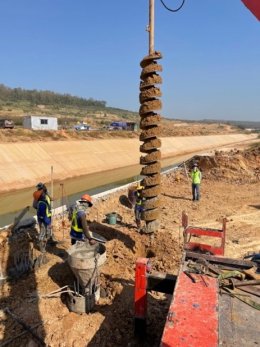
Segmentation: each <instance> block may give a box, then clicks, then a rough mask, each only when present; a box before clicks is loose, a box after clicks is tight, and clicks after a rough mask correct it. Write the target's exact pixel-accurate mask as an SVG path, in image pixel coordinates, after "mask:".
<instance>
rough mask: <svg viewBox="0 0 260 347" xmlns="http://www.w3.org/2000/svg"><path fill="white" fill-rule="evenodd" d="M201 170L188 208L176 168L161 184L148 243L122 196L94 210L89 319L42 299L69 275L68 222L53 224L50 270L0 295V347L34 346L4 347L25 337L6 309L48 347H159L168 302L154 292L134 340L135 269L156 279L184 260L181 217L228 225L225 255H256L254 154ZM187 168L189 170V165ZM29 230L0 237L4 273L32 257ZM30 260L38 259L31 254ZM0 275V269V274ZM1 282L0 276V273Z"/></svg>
mask: <svg viewBox="0 0 260 347" xmlns="http://www.w3.org/2000/svg"><path fill="white" fill-rule="evenodd" d="M196 160H197V161H198V162H199V166H200V167H201V170H202V175H203V180H202V184H201V200H200V201H199V202H193V201H192V200H191V184H190V182H189V181H188V178H187V177H186V174H185V171H184V170H183V169H182V168H180V169H179V170H177V171H173V172H169V173H167V174H165V175H163V178H162V195H161V198H162V207H161V226H160V229H159V230H158V232H157V233H155V235H154V236H153V237H152V238H151V237H150V236H148V235H141V234H139V233H138V232H137V230H136V228H135V223H134V221H133V220H134V218H133V214H134V213H133V210H130V209H128V208H126V207H124V206H122V205H120V203H119V197H120V195H122V194H126V192H124V191H120V192H117V193H113V194H112V195H109V196H106V197H103V198H102V199H101V200H100V201H98V202H96V203H95V204H94V206H93V207H92V209H91V210H90V212H89V215H88V219H89V223H90V226H91V229H92V231H96V232H97V233H99V234H100V235H102V236H104V237H106V239H107V240H108V241H107V242H106V250H107V261H106V263H105V264H104V265H103V267H102V268H101V275H100V281H101V287H102V288H103V289H102V293H103V295H102V296H103V297H102V298H101V299H100V301H99V304H98V305H96V307H95V310H94V311H93V312H92V313H91V314H82V315H77V314H75V313H73V312H69V310H68V308H67V306H66V304H65V303H64V300H61V299H60V298H59V297H58V298H52V299H46V298H43V297H42V296H43V295H44V294H47V293H50V292H51V291H53V290H56V289H58V288H59V287H63V286H65V285H67V284H73V280H74V279H73V275H72V273H71V271H70V269H69V268H68V266H67V264H66V262H65V261H64V259H65V258H66V250H67V249H68V248H69V246H70V240H69V221H68V220H67V219H66V218H63V217H62V216H59V217H58V218H57V219H56V221H55V224H54V227H55V229H54V232H55V236H56V238H57V239H58V240H59V243H58V244H57V245H56V246H48V253H47V258H48V262H46V263H45V264H43V265H41V267H39V268H38V269H35V270H34V271H31V272H30V273H29V274H27V275H23V276H21V277H19V278H17V279H12V280H10V281H9V282H4V283H3V285H2V286H1V287H0V292H1V297H0V308H1V310H0V340H1V341H2V344H0V346H5V345H6V346H7V345H9V346H14V347H15V346H19V347H20V346H29V347H33V346H38V345H39V344H38V343H37V342H36V340H35V339H34V338H33V337H32V335H30V333H26V334H24V335H22V336H20V337H19V338H17V339H14V340H13V341H12V342H10V343H9V344H4V342H5V341H7V340H8V339H10V338H13V337H15V336H16V335H18V334H20V333H22V332H23V331H24V329H22V328H21V326H20V325H19V324H18V323H17V322H15V321H14V320H13V319H12V318H10V315H9V314H7V313H5V312H4V311H3V309H4V308H6V307H8V308H9V309H10V310H11V311H12V312H13V313H15V314H16V315H17V316H19V317H20V318H21V319H22V320H23V321H24V322H26V323H27V324H29V325H30V326H34V325H37V324H39V323H42V324H41V325H38V326H37V327H36V328H35V329H34V332H35V333H36V334H37V335H38V336H40V337H41V338H42V339H43V340H44V341H45V343H46V345H48V346H50V347H58V346H59V347H83V346H84V347H85V346H101V347H102V346H108V347H109V346H111V347H117V346H118V347H119V346H120V347H121V346H122V347H123V346H147V347H148V346H158V345H159V341H160V336H161V334H162V331H163V326H164V322H165V319H166V315H167V310H168V305H169V302H170V299H171V297H170V296H166V295H164V294H160V293H156V292H152V293H150V294H149V302H148V326H147V339H146V340H145V341H143V342H140V341H136V340H135V339H134V336H133V293H134V269H135V262H136V259H137V258H138V257H146V256H149V257H151V264H152V269H153V270H154V271H160V272H167V273H171V274H176V273H177V271H178V268H179V264H180V258H181V255H182V247H183V241H182V227H181V213H182V211H186V212H187V213H188V215H189V224H191V225H196V226H207V227H214V228H221V225H222V219H223V217H227V219H228V223H227V240H226V249H225V255H226V256H228V257H234V258H241V257H243V256H244V255H245V254H247V252H259V251H260V227H259V225H260V201H259V196H260V170H259V168H260V147H259V146H258V147H257V146H255V148H254V149H251V150H246V151H241V150H239V151H238V150H232V151H229V152H224V151H223V152H216V153H215V155H214V156H213V157H207V156H203V157H199V156H198V157H197V158H196ZM187 166H188V167H189V163H187ZM114 211H116V212H117V213H118V214H120V215H121V216H122V222H121V223H118V224H117V225H113V226H111V225H108V224H106V223H105V221H104V216H105V214H106V213H109V212H114ZM34 233H35V231H34V230H27V233H25V232H23V233H20V234H17V235H15V236H14V237H11V238H9V241H8V238H7V236H8V231H4V232H2V233H1V234H0V250H1V263H0V264H1V266H2V272H3V273H4V272H5V271H6V269H7V268H8V267H12V266H13V254H15V253H16V252H17V251H18V250H21V249H24V248H25V249H26V248H27V250H28V249H32V244H33V242H32V241H33V236H34ZM33 252H36V253H37V251H33ZM0 270H1V269H0ZM0 275H1V273H0Z"/></svg>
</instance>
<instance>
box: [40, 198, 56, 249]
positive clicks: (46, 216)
mask: <svg viewBox="0 0 260 347" xmlns="http://www.w3.org/2000/svg"><path fill="white" fill-rule="evenodd" d="M48 198H49V197H48V195H47V194H44V193H42V194H41V196H40V197H39V199H38V201H37V220H38V224H39V228H40V232H39V236H38V240H39V245H40V249H41V251H42V252H45V247H46V244H47V242H48V241H49V242H50V243H51V244H54V243H56V241H55V239H54V237H53V234H52V224H51V222H52V221H51V215H52V214H51V206H50V202H49V199H48Z"/></svg>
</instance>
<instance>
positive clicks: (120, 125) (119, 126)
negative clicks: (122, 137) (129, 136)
mask: <svg viewBox="0 0 260 347" xmlns="http://www.w3.org/2000/svg"><path fill="white" fill-rule="evenodd" d="M109 128H110V129H111V130H126V129H127V123H126V122H112V123H110V127H109Z"/></svg>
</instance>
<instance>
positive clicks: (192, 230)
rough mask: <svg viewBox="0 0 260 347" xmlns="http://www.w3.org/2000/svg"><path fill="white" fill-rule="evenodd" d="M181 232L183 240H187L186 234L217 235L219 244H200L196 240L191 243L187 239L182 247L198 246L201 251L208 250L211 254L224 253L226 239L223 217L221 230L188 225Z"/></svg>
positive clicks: (193, 248) (191, 248) (190, 248)
mask: <svg viewBox="0 0 260 347" xmlns="http://www.w3.org/2000/svg"><path fill="white" fill-rule="evenodd" d="M183 233H184V235H185V240H187V235H188V234H190V235H192V236H194V235H198V236H210V237H218V238H220V239H221V245H220V246H218V247H216V246H210V245H205V244H201V243H197V242H196V243H192V242H190V241H188V242H185V244H184V249H189V250H195V249H196V248H198V249H200V250H201V251H209V252H211V254H215V255H224V252H225V240H226V219H225V218H224V219H223V226H222V230H218V229H209V228H200V227H193V226H188V227H186V228H185V229H184V232H183Z"/></svg>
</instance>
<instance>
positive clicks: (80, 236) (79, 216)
mask: <svg viewBox="0 0 260 347" xmlns="http://www.w3.org/2000/svg"><path fill="white" fill-rule="evenodd" d="M92 206H93V203H92V198H91V197H90V196H89V195H88V194H84V195H82V196H81V198H80V199H79V200H78V201H77V203H76V205H75V207H74V208H73V210H72V213H71V216H70V219H71V230H70V237H71V244H72V245H74V244H75V243H76V241H85V239H87V240H88V241H89V243H90V244H91V245H93V244H95V243H96V241H95V240H93V239H92V236H91V233H90V231H89V227H88V224H87V220H86V211H87V209H88V208H90V207H92Z"/></svg>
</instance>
